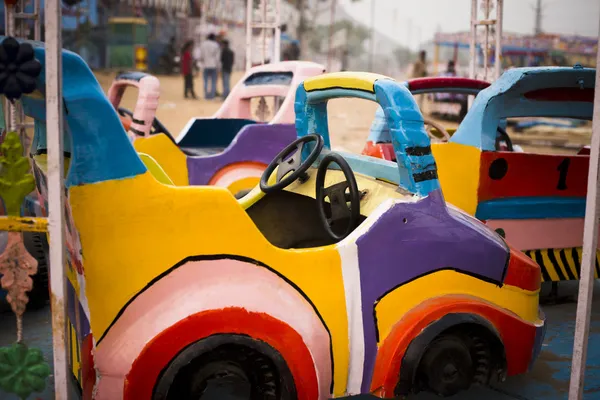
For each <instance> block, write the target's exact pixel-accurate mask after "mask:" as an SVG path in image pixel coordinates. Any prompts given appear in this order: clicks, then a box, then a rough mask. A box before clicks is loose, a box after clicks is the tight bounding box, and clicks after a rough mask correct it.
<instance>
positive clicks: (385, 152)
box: [361, 141, 396, 161]
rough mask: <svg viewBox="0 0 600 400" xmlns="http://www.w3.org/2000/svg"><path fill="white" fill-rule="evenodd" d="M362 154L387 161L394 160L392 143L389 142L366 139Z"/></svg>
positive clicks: (394, 154)
mask: <svg viewBox="0 0 600 400" xmlns="http://www.w3.org/2000/svg"><path fill="white" fill-rule="evenodd" d="M361 154H362V155H365V156H369V157H375V158H381V159H384V160H388V161H396V153H395V152H394V145H393V144H391V143H373V142H372V141H368V142H367V143H366V144H365V147H364V148H363V151H362V153H361Z"/></svg>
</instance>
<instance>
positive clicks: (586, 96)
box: [368, 66, 600, 281]
mask: <svg viewBox="0 0 600 400" xmlns="http://www.w3.org/2000/svg"><path fill="white" fill-rule="evenodd" d="M595 75H596V71H595V70H594V69H589V68H582V67H580V66H575V67H573V68H569V67H559V68H558V67H553V68H547V67H537V68H514V69H511V70H509V71H507V72H505V73H504V74H503V75H502V76H501V77H500V78H499V79H498V80H497V81H496V82H494V83H493V84H492V85H491V86H490V87H488V88H487V89H484V90H482V91H481V92H480V93H479V94H478V95H477V97H476V98H475V101H474V103H473V105H472V107H471V109H470V110H469V112H468V113H467V116H466V117H465V119H464V120H463V121H462V123H461V124H460V126H459V127H458V130H457V131H456V132H455V133H454V134H453V135H452V137H451V138H449V139H448V140H447V143H433V144H432V145H431V150H432V152H433V154H434V155H435V159H436V163H437V165H438V168H439V170H438V174H439V179H440V182H441V185H442V189H443V191H444V195H445V197H446V200H447V201H449V202H450V203H452V204H454V205H455V206H457V207H460V208H461V209H463V210H465V211H466V212H467V213H469V214H471V215H473V216H475V217H477V218H478V219H480V220H482V221H485V222H486V224H487V225H489V226H490V227H492V228H493V229H496V230H498V231H499V232H501V233H502V234H503V235H504V236H505V237H506V239H507V240H508V241H509V242H510V243H511V244H512V245H514V246H515V247H516V248H517V249H519V250H522V251H524V252H525V253H526V254H527V255H529V256H530V257H532V258H533V259H534V260H535V261H536V262H538V264H539V265H540V266H541V267H542V279H543V280H544V281H562V280H575V279H579V269H580V263H581V257H582V240H583V219H584V214H585V197H586V193H587V189H586V188H587V174H588V164H589V152H587V151H586V149H585V148H584V149H582V150H581V151H580V152H579V153H578V154H577V155H568V154H565V155H561V154H538V153H532V152H524V151H523V150H520V149H518V148H517V146H516V145H513V144H512V142H511V139H510V136H509V135H508V134H507V133H506V131H505V130H504V129H503V125H504V124H505V121H506V119H508V118H524V117H536V118H543V117H547V118H575V119H579V120H591V119H592V116H593V100H594V79H595ZM384 122H385V121H384ZM371 135H372V138H373V139H372V140H373V141H375V143H376V146H377V149H375V148H374V147H373V146H371V147H370V148H369V152H368V154H369V155H373V156H379V157H381V158H385V159H391V160H395V159H396V154H397V153H395V152H393V151H392V150H390V149H391V147H392V144H391V137H390V135H389V128H388V127H387V126H386V125H385V123H380V124H377V125H374V126H373V130H372V132H371ZM378 142H379V143H378ZM371 144H373V143H371ZM517 150H520V151H517ZM599 261H600V260H599ZM599 265H600V264H599V262H598V261H597V262H596V271H595V274H596V275H595V276H596V278H598V277H599V275H600V267H599Z"/></svg>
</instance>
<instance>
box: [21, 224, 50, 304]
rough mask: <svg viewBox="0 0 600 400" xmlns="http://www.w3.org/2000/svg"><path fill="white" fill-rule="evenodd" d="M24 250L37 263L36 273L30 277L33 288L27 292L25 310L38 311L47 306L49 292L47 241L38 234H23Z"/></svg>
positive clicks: (43, 236) (42, 235)
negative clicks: (27, 298) (27, 300)
mask: <svg viewBox="0 0 600 400" xmlns="http://www.w3.org/2000/svg"><path fill="white" fill-rule="evenodd" d="M23 243H24V244H25V248H26V249H27V251H28V252H29V254H31V255H32V256H33V257H34V258H35V259H36V260H37V262H38V271H37V273H36V274H35V275H34V276H32V277H31V279H32V280H33V288H32V289H31V290H30V291H29V293H28V295H29V302H28V303H27V308H28V309H30V310H38V309H40V308H43V307H45V306H46V304H48V301H49V300H50V292H49V285H48V258H47V256H48V241H47V239H46V236H45V235H44V234H41V233H38V232H23Z"/></svg>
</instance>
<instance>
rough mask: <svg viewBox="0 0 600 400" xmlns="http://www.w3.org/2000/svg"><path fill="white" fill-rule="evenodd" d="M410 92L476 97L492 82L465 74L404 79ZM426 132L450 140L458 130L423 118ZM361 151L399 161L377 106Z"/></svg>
mask: <svg viewBox="0 0 600 400" xmlns="http://www.w3.org/2000/svg"><path fill="white" fill-rule="evenodd" d="M405 85H406V87H407V88H408V90H410V92H411V93H412V94H413V95H415V96H417V95H422V96H424V95H427V94H448V95H454V94H458V95H473V96H476V95H477V94H478V93H479V92H480V91H481V90H483V89H485V88H486V87H488V86H489V85H490V84H489V82H486V81H482V80H478V79H469V78H462V77H448V76H444V77H429V78H415V79H410V80H408V81H406V82H405ZM424 121H425V125H426V126H427V133H428V134H429V137H430V138H431V139H432V140H434V141H448V140H449V139H450V136H452V134H454V132H455V131H456V129H449V128H448V129H446V128H445V127H444V126H443V125H441V124H440V123H438V122H436V121H435V120H433V119H430V118H424ZM362 154H364V155H367V156H371V157H377V158H382V159H384V160H389V161H396V155H395V154H394V147H393V145H392V142H391V137H390V134H389V130H388V128H387V126H386V121H385V116H384V114H383V110H381V109H378V110H377V112H376V114H375V120H374V121H373V125H372V128H371V132H370V134H369V138H368V139H367V143H366V144H365V147H364V148H363V151H362Z"/></svg>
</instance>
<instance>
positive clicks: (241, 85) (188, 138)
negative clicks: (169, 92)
mask: <svg viewBox="0 0 600 400" xmlns="http://www.w3.org/2000/svg"><path fill="white" fill-rule="evenodd" d="M323 72H324V67H323V66H322V65H320V64H316V63H312V62H306V61H284V62H280V63H274V64H267V65H262V66H259V67H254V68H251V69H250V70H248V72H247V73H246V74H245V76H244V77H243V78H242V79H241V80H240V81H239V82H238V83H237V84H236V85H235V86H234V88H233V90H232V91H231V93H230V94H229V96H228V97H227V99H226V100H225V102H224V103H223V105H222V106H221V108H220V109H219V110H218V111H217V113H216V114H215V115H213V116H212V117H208V118H193V119H192V120H190V122H189V123H188V124H187V125H186V127H185V128H184V129H183V131H182V132H181V133H180V134H179V135H178V136H177V137H175V136H173V135H172V134H171V133H170V132H169V130H168V129H167V128H166V127H165V126H164V125H163V124H162V123H161V122H160V121H159V120H158V119H157V118H156V109H157V107H158V100H159V96H160V89H159V88H160V84H159V81H158V79H157V78H155V77H153V76H151V75H147V74H145V73H141V72H128V73H124V74H120V75H119V76H117V78H116V80H115V82H114V83H113V85H112V86H111V88H110V89H109V91H108V97H109V99H110V102H111V103H112V104H113V106H114V107H115V109H117V110H118V111H119V114H120V118H121V120H122V122H123V124H124V126H125V127H126V130H127V131H128V133H129V136H130V138H131V139H132V140H133V142H134V146H135V148H136V149H137V150H138V151H139V152H140V153H143V154H145V158H144V162H145V163H147V164H151V163H152V164H154V165H153V166H152V168H158V167H157V166H156V164H159V165H160V166H161V168H162V169H164V171H165V172H166V173H167V175H169V177H170V178H171V180H172V183H173V184H175V185H215V186H223V187H227V188H229V190H231V191H232V192H233V193H235V194H238V193H239V195H240V196H241V195H242V194H244V193H246V192H247V191H249V189H250V188H252V187H253V186H255V185H256V184H257V183H258V178H259V177H260V174H261V173H262V171H263V170H264V168H265V167H266V165H267V164H268V163H269V161H270V160H271V159H272V158H273V156H275V154H277V153H278V152H279V151H280V150H281V149H282V148H284V147H285V146H286V145H288V144H289V143H290V142H292V141H293V140H294V138H295V131H294V127H293V123H294V118H295V116H294V93H295V91H296V87H297V86H298V84H299V83H300V82H301V81H302V80H303V79H304V78H307V77H310V76H314V75H318V74H321V73H323ZM128 86H133V87H137V88H138V89H139V92H138V93H139V94H138V98H137V103H136V105H135V109H134V111H133V112H131V111H130V110H127V109H125V108H123V107H121V106H120V102H121V99H122V97H123V93H124V91H125V90H126V88H127V87H128ZM265 98H273V99H275V100H274V105H275V104H277V102H281V105H280V106H279V108H278V110H277V111H276V112H274V115H273V118H272V119H271V120H270V121H269V122H268V123H262V122H259V121H255V120H253V119H251V118H252V111H251V102H252V99H259V107H263V108H264V107H267V103H266V101H265V100H264V99H265ZM261 102H262V104H261Z"/></svg>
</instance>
